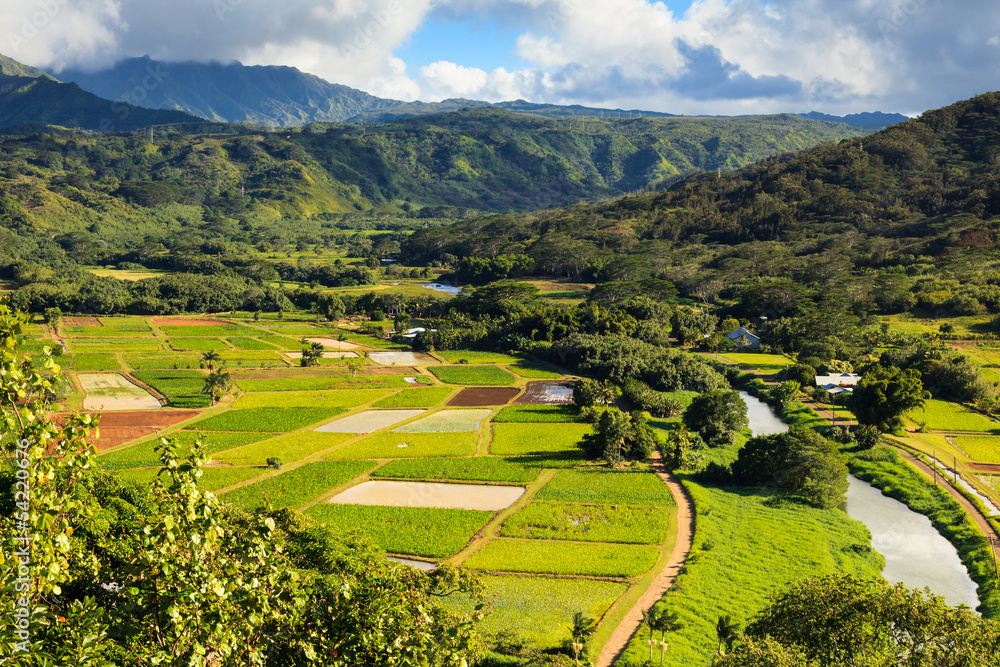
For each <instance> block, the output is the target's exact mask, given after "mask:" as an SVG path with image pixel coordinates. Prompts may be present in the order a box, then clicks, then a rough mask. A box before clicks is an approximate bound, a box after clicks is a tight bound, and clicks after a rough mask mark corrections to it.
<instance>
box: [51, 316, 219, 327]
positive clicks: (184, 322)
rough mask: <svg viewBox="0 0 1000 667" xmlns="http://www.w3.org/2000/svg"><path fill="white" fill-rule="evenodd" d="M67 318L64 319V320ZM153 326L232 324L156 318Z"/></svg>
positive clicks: (217, 321) (177, 318)
mask: <svg viewBox="0 0 1000 667" xmlns="http://www.w3.org/2000/svg"><path fill="white" fill-rule="evenodd" d="M65 319H66V318H65V317H64V318H63V320H65ZM153 324H155V325H156V326H158V327H212V326H221V325H225V324H232V322H227V321H226V320H200V319H199V320H193V319H188V318H186V317H154V318H153Z"/></svg>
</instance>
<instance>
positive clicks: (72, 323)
mask: <svg viewBox="0 0 1000 667" xmlns="http://www.w3.org/2000/svg"><path fill="white" fill-rule="evenodd" d="M59 323H60V324H62V325H63V326H67V327H101V326H104V325H103V324H101V321H100V320H99V319H97V318H96V317H64V318H62V319H61V320H59Z"/></svg>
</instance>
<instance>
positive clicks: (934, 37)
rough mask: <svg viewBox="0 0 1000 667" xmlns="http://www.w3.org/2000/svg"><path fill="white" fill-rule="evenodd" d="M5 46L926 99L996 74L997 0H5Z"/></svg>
mask: <svg viewBox="0 0 1000 667" xmlns="http://www.w3.org/2000/svg"><path fill="white" fill-rule="evenodd" d="M40 8H41V9H40ZM40 12H41V13H40ZM42 14H44V16H43V15H42ZM39 17H41V18H39ZM0 53H3V54H4V55H7V56H10V57H13V58H15V59H17V60H20V61H22V62H25V63H27V64H30V65H34V66H37V67H43V68H48V69H51V70H53V71H59V70H60V69H61V68H64V67H75V68H84V69H99V68H101V67H104V66H108V65H111V64H113V63H114V62H116V61H117V60H120V59H122V58H125V57H130V56H140V55H150V56H151V57H153V58H156V59H160V60H165V61H172V60H221V61H232V60H239V61H240V62H243V63H245V64H251V65H290V66H294V67H298V68H299V69H301V70H303V71H305V72H310V73H313V74H316V75H319V76H321V77H323V78H325V79H327V80H329V81H333V82H336V83H342V84H345V85H349V86H353V87H355V88H360V89H362V90H365V91H367V92H370V93H372V94H375V95H379V96H382V97H389V98H394V99H402V100H415V99H423V100H426V101H435V100H440V99H444V98H448V97H466V98H474V99H483V100H489V101H501V100H510V99H518V98H521V99H526V100H530V101H533V102H548V103H556V104H574V103H579V104H587V105H592V106H603V107H621V108H638V109H650V110H655V111H667V112H672V113H682V114H750V113H778V112H793V113H794V112H805V111H811V110H816V111H822V112H825V113H832V114H844V113H853V112H860V111H894V112H901V113H907V114H917V113H920V112H922V111H924V110H926V109H931V108H935V107H939V106H944V105H946V104H950V103H952V102H955V101H957V100H961V99H965V98H968V97H972V96H974V95H976V94H979V93H982V92H986V91H989V90H994V89H996V88H997V87H998V82H997V75H996V73H995V72H996V69H997V68H996V65H997V64H998V63H1000V3H998V2H996V0H949V1H948V2H944V1H942V0H678V1H677V2H674V1H672V0H667V1H666V2H657V1H655V0H282V2H280V3H275V2H273V0H170V2H149V0H100V1H97V0H50V1H43V0H3V2H2V3H0Z"/></svg>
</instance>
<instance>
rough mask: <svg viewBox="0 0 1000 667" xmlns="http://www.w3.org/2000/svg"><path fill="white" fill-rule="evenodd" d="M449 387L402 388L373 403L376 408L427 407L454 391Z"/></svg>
mask: <svg viewBox="0 0 1000 667" xmlns="http://www.w3.org/2000/svg"><path fill="white" fill-rule="evenodd" d="M454 391H455V390H454V389H453V388H451V387H419V388H414V389H404V390H403V391H401V392H399V393H398V394H393V395H392V396H386V397H385V398H383V399H382V400H381V401H378V402H377V403H375V404H374V407H376V408H429V407H431V406H434V405H437V404H438V403H441V402H442V401H444V400H445V399H446V398H448V397H449V396H451V395H452V393H454Z"/></svg>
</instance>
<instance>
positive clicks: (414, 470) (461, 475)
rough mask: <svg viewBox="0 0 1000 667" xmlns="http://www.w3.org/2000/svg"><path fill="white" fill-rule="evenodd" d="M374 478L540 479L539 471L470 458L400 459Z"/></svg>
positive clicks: (519, 481) (513, 481)
mask: <svg viewBox="0 0 1000 667" xmlns="http://www.w3.org/2000/svg"><path fill="white" fill-rule="evenodd" d="M372 477H388V478H395V479H427V480H438V479H451V480H468V481H479V482H503V483H507V484H527V483H528V482H530V481H531V480H533V479H535V478H536V477H538V470H537V469H530V468H526V467H524V466H522V465H520V464H518V463H511V462H509V461H506V460H504V459H498V458H493V457H484V456H477V457H475V458H468V459H466V458H462V459H400V460H398V461H390V462H389V463H387V464H385V465H384V466H382V467H381V468H379V469H378V470H376V471H375V472H373V473H372Z"/></svg>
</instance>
